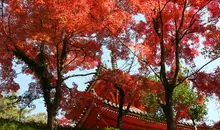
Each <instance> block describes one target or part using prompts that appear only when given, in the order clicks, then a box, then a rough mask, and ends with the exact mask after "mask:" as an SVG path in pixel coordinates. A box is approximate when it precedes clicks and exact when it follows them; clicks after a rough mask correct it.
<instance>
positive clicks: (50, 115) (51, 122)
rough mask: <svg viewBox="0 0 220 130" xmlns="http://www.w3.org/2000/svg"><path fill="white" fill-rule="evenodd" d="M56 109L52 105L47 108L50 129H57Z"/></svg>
mask: <svg viewBox="0 0 220 130" xmlns="http://www.w3.org/2000/svg"><path fill="white" fill-rule="evenodd" d="M55 117H56V110H54V109H53V108H51V107H48V108H47V118H48V119H47V127H48V130H55Z"/></svg>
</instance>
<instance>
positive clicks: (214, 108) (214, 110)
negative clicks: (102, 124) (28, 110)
mask: <svg viewBox="0 0 220 130" xmlns="http://www.w3.org/2000/svg"><path fill="white" fill-rule="evenodd" d="M135 18H136V20H137V21H139V20H143V19H144V17H143V15H137V16H136V17H135ZM104 51H105V53H104V55H103V56H102V57H103V58H102V59H103V62H104V63H107V64H108V63H109V59H110V56H109V51H108V50H106V49H104ZM208 61H209V59H205V58H204V57H202V56H199V57H197V58H196V59H195V63H196V65H197V68H199V67H201V66H202V65H204V64H205V63H207V62H208ZM217 66H220V59H218V60H216V61H214V62H212V63H210V64H209V65H207V66H206V67H204V68H203V69H202V70H203V71H206V72H211V71H213V69H214V68H216V67H217ZM119 67H120V65H119ZM136 69H137V67H136ZM16 70H17V72H20V71H21V66H17V67H16ZM91 71H94V70H91ZM91 71H83V73H87V72H91ZM133 71H136V70H135V69H133ZM74 72H75V73H82V71H79V70H78V71H74ZM136 72H137V71H136ZM134 73H135V72H134ZM89 80H91V76H86V77H77V78H72V79H69V80H68V81H66V83H67V85H69V86H71V84H72V82H76V83H77V84H78V86H79V90H84V89H85V88H86V86H87V84H85V82H87V81H89ZM31 81H32V78H31V77H30V76H27V75H24V74H19V75H18V77H17V78H16V82H18V83H19V84H20V86H21V89H20V90H19V93H20V94H22V93H23V92H24V91H26V90H27V89H28V84H29V83H30V82H31ZM34 103H35V104H36V109H35V110H34V111H33V113H37V112H46V108H45V106H44V101H43V100H42V99H39V100H36V101H34ZM219 107H220V103H219V100H217V99H216V98H213V99H210V100H209V102H208V115H207V116H206V119H207V123H208V124H213V121H214V122H216V121H219V120H220V109H218V108H219Z"/></svg>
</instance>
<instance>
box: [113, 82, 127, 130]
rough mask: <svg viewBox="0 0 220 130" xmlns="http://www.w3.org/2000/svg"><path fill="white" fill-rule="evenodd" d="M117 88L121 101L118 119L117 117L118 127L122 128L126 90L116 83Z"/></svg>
mask: <svg viewBox="0 0 220 130" xmlns="http://www.w3.org/2000/svg"><path fill="white" fill-rule="evenodd" d="M115 88H116V89H117V90H118V91H119V96H120V103H119V108H118V119H117V126H116V127H117V128H118V129H120V130H122V126H121V125H122V117H123V106H124V96H125V93H124V90H123V89H122V88H121V87H120V86H117V85H115Z"/></svg>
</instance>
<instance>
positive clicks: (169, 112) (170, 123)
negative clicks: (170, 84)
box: [164, 90, 176, 130]
mask: <svg viewBox="0 0 220 130" xmlns="http://www.w3.org/2000/svg"><path fill="white" fill-rule="evenodd" d="M165 93H166V106H165V110H164V113H165V116H166V121H167V130H176V122H175V121H174V116H173V115H174V114H173V98H172V95H173V90H169V91H168V90H166V92H165Z"/></svg>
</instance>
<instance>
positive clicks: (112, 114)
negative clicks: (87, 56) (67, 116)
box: [75, 80, 210, 130]
mask: <svg viewBox="0 0 220 130" xmlns="http://www.w3.org/2000/svg"><path fill="white" fill-rule="evenodd" d="M101 82H102V81H101V80H94V81H93V82H91V83H90V85H89V86H88V87H87V88H86V91H87V92H91V93H92V94H93V95H95V96H96V97H97V98H100V100H102V105H100V104H97V103H95V102H92V103H90V104H87V105H85V106H84V108H82V109H81V111H75V113H77V119H76V120H75V125H76V127H84V128H100V129H103V128H106V127H116V124H117V118H118V108H119V95H118V93H117V90H116V89H115V91H112V92H109V91H107V89H106V87H111V86H104V85H103V84H102V83H101ZM101 95H105V96H104V97H103V96H101ZM127 105H128V103H126V102H125V103H124V107H123V109H124V110H126V109H127ZM143 115H147V112H146V110H145V109H144V107H143V106H142V105H141V102H140V101H139V100H137V101H134V103H132V104H131V106H130V109H129V111H128V113H127V114H126V115H124V116H123V118H122V129H123V130H166V122H165V121H159V120H156V119H154V118H152V117H147V118H143ZM177 129H178V130H195V127H194V126H193V124H191V123H184V122H179V123H177ZM209 129H210V128H206V127H202V126H197V130H209Z"/></svg>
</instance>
